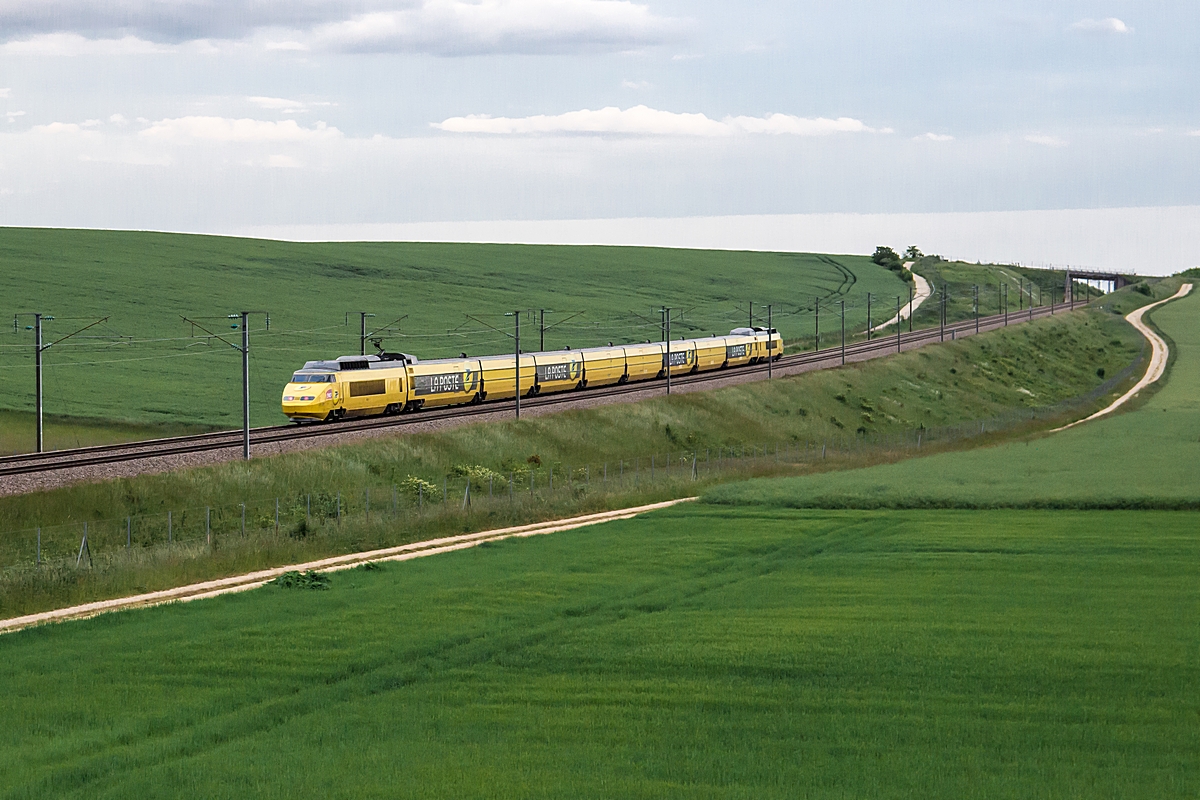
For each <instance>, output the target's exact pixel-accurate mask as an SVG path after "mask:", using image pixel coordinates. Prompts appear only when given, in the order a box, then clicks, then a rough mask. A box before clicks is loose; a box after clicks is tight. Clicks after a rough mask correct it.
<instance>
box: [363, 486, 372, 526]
mask: <svg viewBox="0 0 1200 800" xmlns="http://www.w3.org/2000/svg"><path fill="white" fill-rule="evenodd" d="M364 491H365V492H366V496H367V500H366V509H367V524H368V525H370V524H371V487H370V486H368V487H367V488H366V489H365V490H364Z"/></svg>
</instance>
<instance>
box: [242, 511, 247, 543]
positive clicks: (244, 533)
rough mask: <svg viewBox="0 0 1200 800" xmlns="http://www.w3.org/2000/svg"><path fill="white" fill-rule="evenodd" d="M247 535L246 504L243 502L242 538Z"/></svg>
mask: <svg viewBox="0 0 1200 800" xmlns="http://www.w3.org/2000/svg"><path fill="white" fill-rule="evenodd" d="M245 536H246V504H245V503H242V538H245Z"/></svg>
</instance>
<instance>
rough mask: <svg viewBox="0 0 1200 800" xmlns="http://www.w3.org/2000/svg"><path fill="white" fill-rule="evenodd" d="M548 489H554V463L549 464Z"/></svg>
mask: <svg viewBox="0 0 1200 800" xmlns="http://www.w3.org/2000/svg"><path fill="white" fill-rule="evenodd" d="M550 491H552V492H553V491H554V464H553V463H551V464H550Z"/></svg>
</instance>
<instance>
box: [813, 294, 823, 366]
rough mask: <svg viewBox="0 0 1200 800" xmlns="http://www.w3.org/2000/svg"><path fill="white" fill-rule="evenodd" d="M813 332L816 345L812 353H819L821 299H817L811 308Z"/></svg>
mask: <svg viewBox="0 0 1200 800" xmlns="http://www.w3.org/2000/svg"><path fill="white" fill-rule="evenodd" d="M813 330H814V335H815V337H816V345H815V347H814V348H813V352H816V353H819V352H821V298H819V297H818V298H817V302H816V304H815V305H814V306H813Z"/></svg>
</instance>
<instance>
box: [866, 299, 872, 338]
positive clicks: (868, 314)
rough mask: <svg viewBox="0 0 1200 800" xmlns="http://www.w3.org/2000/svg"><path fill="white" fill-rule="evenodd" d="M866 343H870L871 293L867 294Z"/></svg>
mask: <svg viewBox="0 0 1200 800" xmlns="http://www.w3.org/2000/svg"><path fill="white" fill-rule="evenodd" d="M867 341H868V342H869V341H871V293H870V292H867Z"/></svg>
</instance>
